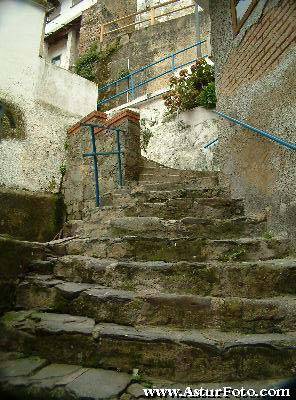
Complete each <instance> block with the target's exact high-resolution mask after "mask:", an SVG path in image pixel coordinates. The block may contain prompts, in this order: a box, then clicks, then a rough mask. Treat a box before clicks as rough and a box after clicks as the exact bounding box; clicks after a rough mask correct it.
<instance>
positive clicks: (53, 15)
mask: <svg viewBox="0 0 296 400" xmlns="http://www.w3.org/2000/svg"><path fill="white" fill-rule="evenodd" d="M60 14H61V5H60V4H59V5H58V6H57V7H55V8H54V9H53V10H51V11H49V13H48V15H47V18H46V19H47V22H51V21H53V20H54V19H55V18H57V17H58V16H59V15H60Z"/></svg>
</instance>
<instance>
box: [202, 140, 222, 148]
mask: <svg viewBox="0 0 296 400" xmlns="http://www.w3.org/2000/svg"><path fill="white" fill-rule="evenodd" d="M218 142H219V139H218V138H217V139H214V140H211V141H210V142H209V143H208V144H206V145H205V146H204V149H208V148H209V147H211V146H212V145H213V144H216V143H218Z"/></svg>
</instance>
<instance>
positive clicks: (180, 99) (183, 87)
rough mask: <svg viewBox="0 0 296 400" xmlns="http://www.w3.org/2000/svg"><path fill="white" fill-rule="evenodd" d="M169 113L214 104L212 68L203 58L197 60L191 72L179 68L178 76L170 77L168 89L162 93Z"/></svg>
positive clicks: (207, 106)
mask: <svg viewBox="0 0 296 400" xmlns="http://www.w3.org/2000/svg"><path fill="white" fill-rule="evenodd" d="M164 100H165V105H166V107H167V108H168V110H169V112H170V113H175V112H177V111H185V110H192V109H193V108H195V107H198V106H203V107H206V108H214V107H215V105H216V95H215V82H214V68H213V67H212V66H211V65H209V64H208V63H207V62H206V60H205V59H204V58H201V59H200V60H198V61H197V62H196V63H195V64H194V65H193V66H192V67H191V72H188V71H187V70H186V69H184V70H181V71H180V73H179V77H172V78H171V79H170V91H169V92H168V93H166V94H165V95H164Z"/></svg>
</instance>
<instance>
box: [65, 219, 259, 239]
mask: <svg viewBox="0 0 296 400" xmlns="http://www.w3.org/2000/svg"><path fill="white" fill-rule="evenodd" d="M109 218H110V220H108V219H107V218H103V217H102V216H101V219H99V220H98V221H96V222H93V221H88V222H85V221H84V220H80V221H69V222H68V224H67V227H68V230H67V231H64V232H67V233H68V235H70V236H76V235H77V236H79V237H80V238H83V237H84V238H85V237H98V236H116V237H118V236H121V235H123V236H124V235H137V234H145V236H152V237H158V236H160V237H180V236H181V237H183V236H195V237H197V236H198V237H205V238H210V239H222V238H225V239H227V238H238V237H241V236H243V237H258V236H260V235H261V236H264V234H265V232H267V227H266V221H265V220H264V219H262V218H247V217H237V218H232V219H223V220H220V219H202V218H193V217H192V218H190V217H188V218H183V219H181V220H165V219H162V218H158V217H121V216H118V215H116V216H114V215H110V216H109Z"/></svg>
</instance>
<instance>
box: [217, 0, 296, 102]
mask: <svg viewBox="0 0 296 400" xmlns="http://www.w3.org/2000/svg"><path fill="white" fill-rule="evenodd" d="M295 44H296V1H295V0H282V1H280V2H279V4H278V6H276V7H273V8H271V9H270V8H265V11H264V12H263V15H262V17H261V18H260V20H259V21H258V22H257V23H256V24H254V25H252V26H251V27H250V29H249V30H248V31H247V33H246V35H245V37H244V38H243V40H242V41H241V43H240V45H239V46H238V47H237V48H235V49H234V50H232V52H231V54H230V56H229V58H228V61H227V62H226V64H225V66H224V69H223V73H222V76H221V81H220V93H221V94H225V95H231V94H233V93H234V92H235V91H236V89H238V88H239V87H240V86H242V85H245V84H247V83H249V82H254V81H256V80H258V79H259V78H261V77H262V76H263V75H265V74H266V73H267V72H268V71H270V70H272V69H274V68H275V67H276V66H277V65H278V63H279V62H280V61H281V59H282V57H284V56H285V53H286V51H287V50H288V49H290V48H291V47H292V46H295Z"/></svg>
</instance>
